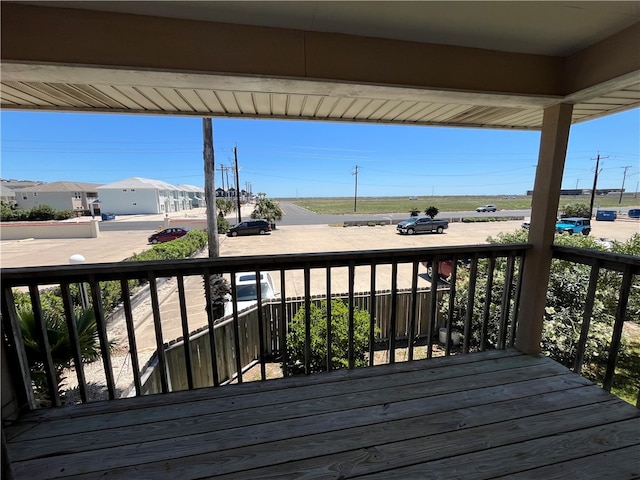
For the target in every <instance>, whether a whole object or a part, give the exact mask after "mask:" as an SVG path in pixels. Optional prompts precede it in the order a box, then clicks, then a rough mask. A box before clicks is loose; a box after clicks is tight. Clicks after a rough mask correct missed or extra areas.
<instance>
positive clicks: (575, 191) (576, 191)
mask: <svg viewBox="0 0 640 480" xmlns="http://www.w3.org/2000/svg"><path fill="white" fill-rule="evenodd" d="M622 191H623V192H624V190H622ZM610 193H616V194H620V189H619V188H597V189H596V195H609V194H610ZM527 195H529V196H531V195H533V190H527ZM560 195H567V196H571V195H573V196H579V195H591V189H590V188H571V189H564V190H560Z"/></svg>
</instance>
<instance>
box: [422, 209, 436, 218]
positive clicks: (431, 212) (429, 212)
mask: <svg viewBox="0 0 640 480" xmlns="http://www.w3.org/2000/svg"><path fill="white" fill-rule="evenodd" d="M438 213H440V210H439V209H438V207H434V206H431V207H427V208H425V210H424V214H425V215H426V216H428V217H431V218H433V217H435V216H436V215H438Z"/></svg>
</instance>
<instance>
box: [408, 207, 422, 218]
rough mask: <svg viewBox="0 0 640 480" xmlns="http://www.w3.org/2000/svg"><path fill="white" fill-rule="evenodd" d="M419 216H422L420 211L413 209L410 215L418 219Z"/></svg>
mask: <svg viewBox="0 0 640 480" xmlns="http://www.w3.org/2000/svg"><path fill="white" fill-rule="evenodd" d="M419 214H420V210H418V209H417V208H413V209H411V211H410V212H409V215H411V216H412V217H417V216H418V215H419Z"/></svg>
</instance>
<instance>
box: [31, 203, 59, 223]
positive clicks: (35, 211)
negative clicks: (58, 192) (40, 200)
mask: <svg viewBox="0 0 640 480" xmlns="http://www.w3.org/2000/svg"><path fill="white" fill-rule="evenodd" d="M55 217H56V209H55V208H53V207H51V206H49V205H38V206H36V207H33V208H32V209H31V210H30V211H29V220H34V221H40V220H53V219H54V218H55Z"/></svg>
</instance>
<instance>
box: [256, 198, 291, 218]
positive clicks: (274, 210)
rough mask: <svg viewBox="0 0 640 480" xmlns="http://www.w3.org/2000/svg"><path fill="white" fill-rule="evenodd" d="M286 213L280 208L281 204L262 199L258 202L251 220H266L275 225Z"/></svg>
mask: <svg viewBox="0 0 640 480" xmlns="http://www.w3.org/2000/svg"><path fill="white" fill-rule="evenodd" d="M283 215H284V212H283V211H282V209H281V208H280V204H279V203H278V202H276V201H275V200H271V199H270V198H260V199H258V201H257V202H256V206H255V208H254V209H253V212H251V218H256V219H257V218H264V219H265V220H267V221H269V222H271V223H273V222H275V221H276V220H280V219H282V216H283Z"/></svg>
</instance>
